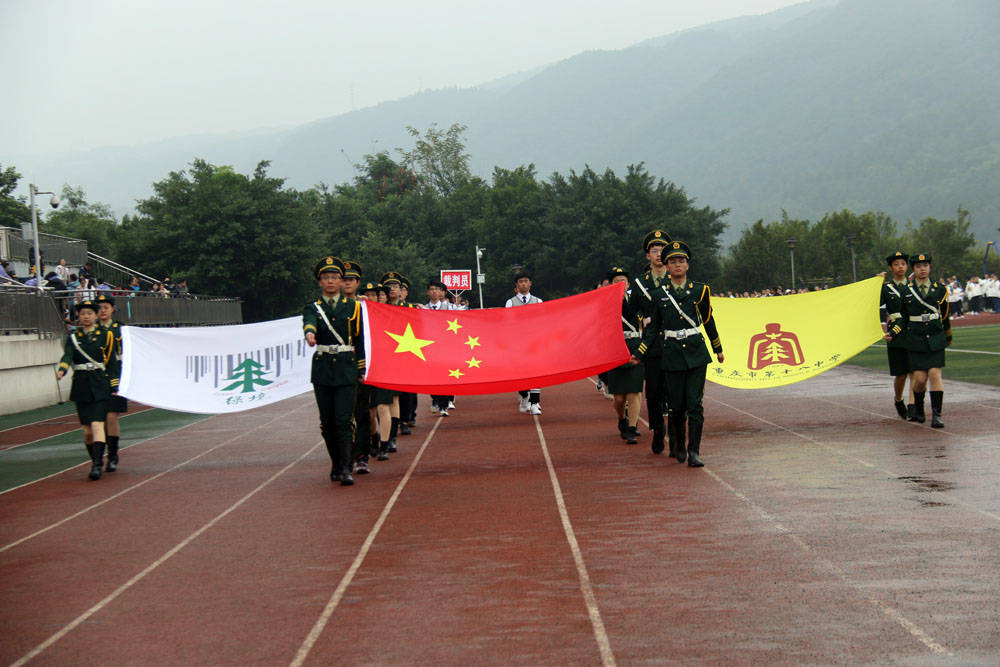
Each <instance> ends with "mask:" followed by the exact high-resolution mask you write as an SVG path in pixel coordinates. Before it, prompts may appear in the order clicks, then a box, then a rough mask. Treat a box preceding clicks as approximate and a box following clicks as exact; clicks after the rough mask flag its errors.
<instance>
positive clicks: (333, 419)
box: [313, 384, 357, 472]
mask: <svg viewBox="0 0 1000 667" xmlns="http://www.w3.org/2000/svg"><path fill="white" fill-rule="evenodd" d="M313 394H314V395H315V397H316V406H317V407H318V408H319V429H320V433H321V434H322V435H323V441H324V442H325V443H326V451H327V453H328V454H329V455H330V461H332V462H333V469H334V471H335V472H344V471H346V472H350V471H351V466H352V463H353V461H354V459H353V457H352V456H351V450H352V448H353V446H354V419H353V417H354V405H355V399H356V397H357V384H345V385H339V386H336V387H329V386H326V385H320V384H314V385H313Z"/></svg>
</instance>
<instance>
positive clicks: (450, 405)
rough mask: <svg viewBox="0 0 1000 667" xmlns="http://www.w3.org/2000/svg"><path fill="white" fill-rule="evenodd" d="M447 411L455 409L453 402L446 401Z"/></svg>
mask: <svg viewBox="0 0 1000 667" xmlns="http://www.w3.org/2000/svg"><path fill="white" fill-rule="evenodd" d="M448 409H449V410H454V409H455V401H448Z"/></svg>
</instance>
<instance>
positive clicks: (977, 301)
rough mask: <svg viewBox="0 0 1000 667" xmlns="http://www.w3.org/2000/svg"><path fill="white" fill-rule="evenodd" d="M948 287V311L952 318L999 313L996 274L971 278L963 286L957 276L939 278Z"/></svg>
mask: <svg viewBox="0 0 1000 667" xmlns="http://www.w3.org/2000/svg"><path fill="white" fill-rule="evenodd" d="M941 284H942V285H946V286H947V287H948V310H949V312H950V313H951V317H952V318H959V317H963V316H965V315H978V314H979V313H1000V280H997V274H995V273H989V274H984V275H983V276H982V277H979V276H972V277H971V278H969V280H968V281H966V283H965V285H964V286H963V285H962V283H961V281H959V279H958V277H957V276H952V277H951V278H945V277H942V278H941Z"/></svg>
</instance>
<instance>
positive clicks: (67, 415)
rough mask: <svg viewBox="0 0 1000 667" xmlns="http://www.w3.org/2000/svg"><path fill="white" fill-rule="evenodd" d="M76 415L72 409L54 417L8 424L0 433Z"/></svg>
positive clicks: (0, 429)
mask: <svg viewBox="0 0 1000 667" xmlns="http://www.w3.org/2000/svg"><path fill="white" fill-rule="evenodd" d="M74 416H76V413H74V412H72V411H70V412H67V413H66V414H64V415H56V416H54V417H46V418H45V419H39V420H38V421H33V422H28V423H27V424H20V425H18V426H8V427H7V428H0V433H6V432H7V431H13V430H14V429H16V428H24V427H25V426H35V425H36V424H44V423H45V422H49V421H53V420H55V419H65V418H67V417H69V418H70V419H72V418H73V417H74Z"/></svg>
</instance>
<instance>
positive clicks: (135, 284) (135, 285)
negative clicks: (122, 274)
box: [128, 276, 142, 292]
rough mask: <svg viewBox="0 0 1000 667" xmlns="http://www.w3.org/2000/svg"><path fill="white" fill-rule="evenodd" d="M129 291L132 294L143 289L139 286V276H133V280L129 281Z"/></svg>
mask: <svg viewBox="0 0 1000 667" xmlns="http://www.w3.org/2000/svg"><path fill="white" fill-rule="evenodd" d="M128 289H129V291H130V292H138V291H139V290H141V289H142V286H141V285H139V277H138V276H132V278H131V279H129V281H128Z"/></svg>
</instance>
